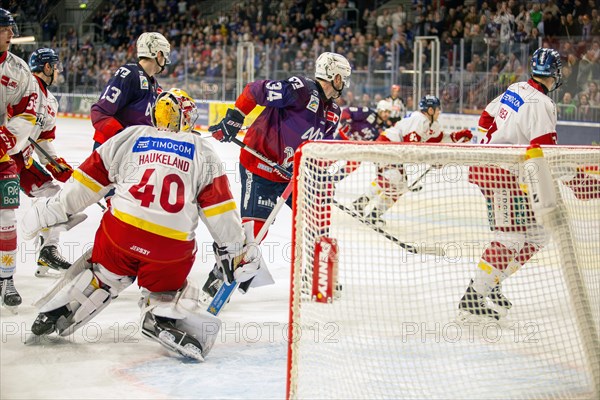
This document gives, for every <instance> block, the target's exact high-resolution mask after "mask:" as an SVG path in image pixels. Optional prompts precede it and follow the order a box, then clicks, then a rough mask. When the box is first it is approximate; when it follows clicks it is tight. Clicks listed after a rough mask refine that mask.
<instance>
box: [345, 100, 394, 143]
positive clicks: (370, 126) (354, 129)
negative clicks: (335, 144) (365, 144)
mask: <svg viewBox="0 0 600 400" xmlns="http://www.w3.org/2000/svg"><path fill="white" fill-rule="evenodd" d="M391 111H392V104H391V103H390V102H389V101H387V100H380V101H379V102H378V103H377V109H375V110H373V109H371V108H368V107H348V108H344V109H343V111H342V118H341V122H340V128H339V129H338V136H339V138H340V139H342V140H365V141H373V140H377V138H378V137H379V135H380V134H381V132H383V131H384V130H385V129H387V124H386V122H387V120H388V119H389V118H390V113H391Z"/></svg>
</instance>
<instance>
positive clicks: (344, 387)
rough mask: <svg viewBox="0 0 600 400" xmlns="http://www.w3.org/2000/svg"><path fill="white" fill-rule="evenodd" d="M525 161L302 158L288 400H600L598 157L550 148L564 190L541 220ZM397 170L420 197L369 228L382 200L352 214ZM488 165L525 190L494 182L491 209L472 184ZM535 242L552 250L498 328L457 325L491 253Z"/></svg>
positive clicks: (459, 150) (436, 153) (511, 287)
mask: <svg viewBox="0 0 600 400" xmlns="http://www.w3.org/2000/svg"><path fill="white" fill-rule="evenodd" d="M525 152H526V148H525V147H520V146H512V147H500V146H473V145H426V144H417V145H415V144H412V145H411V144H402V143H392V144H390V143H385V144H379V143H352V142H309V143H306V144H304V145H303V146H301V148H300V149H299V150H298V152H297V153H296V156H295V171H294V180H295V182H294V184H295V186H294V207H293V234H292V237H293V238H292V241H293V245H292V271H291V292H290V321H289V322H290V325H289V327H290V328H289V348H288V372H287V398H300V399H303V398H456V399H463V398H477V399H479V398H481V399H484V398H515V397H518V398H526V399H527V398H597V396H598V395H599V394H600V388H599V387H600V364H599V362H600V361H599V352H600V347H599V338H598V326H599V323H600V315H599V314H600V290H599V288H600V152H599V151H598V148H597V147H596V148H595V147H565V146H548V147H544V148H543V153H544V159H545V161H546V162H547V164H548V166H549V171H550V179H551V182H552V183H551V185H552V186H553V190H554V193H555V194H556V205H555V207H554V208H553V209H552V210H550V211H548V212H544V213H542V212H538V210H537V209H530V206H529V205H528V204H532V203H531V202H535V201H536V200H535V198H534V197H535V196H536V194H535V190H534V185H535V177H537V176H538V175H536V174H537V173H538V172H539V171H534V173H533V175H532V174H529V175H531V176H533V178H529V179H527V176H528V173H527V170H528V168H530V167H531V165H530V164H527V162H526V161H525ZM390 165H394V166H395V167H396V168H397V169H398V170H400V171H401V173H402V175H403V176H404V178H405V180H406V186H410V184H411V183H412V182H413V181H414V180H416V179H417V178H420V180H419V186H422V189H420V190H414V191H410V190H405V191H403V194H402V195H401V196H399V197H398V198H397V200H396V201H395V202H393V205H391V207H389V209H387V211H385V213H384V214H383V215H382V216H381V221H380V222H379V223H376V224H373V223H372V222H373V221H369V220H368V218H364V217H363V215H368V213H369V211H370V209H369V208H368V207H369V206H370V205H372V204H373V203H369V205H367V206H366V207H367V208H366V209H364V210H363V211H364V212H363V213H361V212H360V211H359V209H357V208H355V202H356V201H357V199H359V198H361V196H363V195H364V194H365V193H367V194H368V193H371V194H373V193H377V191H376V190H373V182H375V181H377V176H378V174H379V173H380V172H381V171H383V170H385V169H386V168H389V166H390ZM349 166H350V167H349ZM430 167H433V168H431V169H430ZM478 168H479V170H481V169H482V168H483V169H485V170H486V171H496V170H498V171H503V172H502V173H501V174H500V173H498V174H497V175H495V173H490V174H489V176H488V178H486V179H488V180H489V182H492V183H494V184H495V183H497V182H501V183H502V185H504V184H505V183H506V182H507V179H514V184H515V186H514V187H511V186H502V185H500V186H498V187H500V188H501V190H499V191H498V193H499V194H498V193H496V194H494V195H492V197H493V196H500V197H493V198H494V201H493V202H492V201H491V200H490V198H491V197H489V196H488V197H486V196H485V195H484V194H483V193H484V191H483V190H482V188H481V187H480V186H478V185H477V184H475V183H473V182H474V180H472V179H470V177H471V176H472V173H473V171H476V170H478ZM428 169H430V170H429V171H428V172H427V173H426V174H425V175H423V173H424V172H425V171H427V170H428ZM349 171H351V172H349ZM507 177H508V178H507ZM415 186H416V185H415ZM502 190H504V192H506V193H504V192H503V191H502ZM503 193H504V194H505V195H506V196H504V197H502V196H503ZM507 193H508V194H507ZM378 195H381V193H379V194H375V195H373V196H375V197H376V196H378ZM384 197H385V196H384ZM499 199H500V200H501V199H504V200H503V201H507V202H508V203H510V204H508V205H507V204H504V203H503V202H502V201H500V200H499ZM503 204H504V206H506V207H509V208H510V209H511V210H513V211H515V212H514V215H512V216H511V217H510V218H512V219H513V222H514V221H515V220H519V221H521V222H520V223H521V224H523V226H526V229H525V231H526V232H527V234H525V233H523V232H521V233H519V232H517V233H515V232H508V231H505V232H502V233H499V232H497V231H494V230H492V229H490V217H491V216H494V218H496V220H495V223H496V224H497V225H499V224H500V223H501V222H500V221H499V220H498V218H500V217H501V215H503V214H502V213H503V212H504V213H506V210H505V209H503V207H504V206H503ZM520 204H522V206H521V205H520ZM531 207H533V206H531ZM538 228H539V229H538ZM499 238H500V239H499ZM523 238H526V241H528V243H529V242H535V243H539V244H540V250H539V251H538V252H537V253H536V254H535V255H534V256H533V258H531V259H530V260H529V261H528V262H527V263H525V265H524V266H523V267H522V268H521V269H520V270H518V271H517V272H516V273H514V274H513V275H512V276H510V277H508V278H507V279H506V280H505V281H504V282H503V285H502V290H503V292H504V294H505V295H506V296H507V297H508V298H509V299H510V301H511V302H512V303H513V305H512V308H510V309H509V310H508V311H506V310H503V311H504V312H503V313H502V316H501V318H500V319H499V320H495V319H484V318H477V319H469V320H464V319H460V318H458V312H459V310H458V304H459V302H460V300H461V297H462V296H463V294H464V293H465V290H466V289H467V287H468V285H469V283H470V280H471V279H472V277H473V275H474V274H475V271H476V270H477V268H478V263H479V261H480V257H481V255H482V253H483V252H484V251H485V250H486V249H487V248H488V247H489V245H490V243H491V242H492V241H495V240H502V241H503V243H508V242H511V241H513V242H514V246H515V249H516V250H518V249H519V246H522V245H523V243H522V240H523ZM488 302H489V299H488ZM490 304H491V303H490ZM492 307H495V305H493V304H492Z"/></svg>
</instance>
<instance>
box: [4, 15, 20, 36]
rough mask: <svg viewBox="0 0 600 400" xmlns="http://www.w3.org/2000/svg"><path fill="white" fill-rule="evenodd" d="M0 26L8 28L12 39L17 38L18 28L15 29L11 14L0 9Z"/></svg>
mask: <svg viewBox="0 0 600 400" xmlns="http://www.w3.org/2000/svg"><path fill="white" fill-rule="evenodd" d="M0 26H10V27H11V28H12V31H13V35H14V37H19V28H18V27H17V23H16V22H15V19H14V18H13V16H12V14H11V13H10V12H9V11H8V10H5V9H4V8H0Z"/></svg>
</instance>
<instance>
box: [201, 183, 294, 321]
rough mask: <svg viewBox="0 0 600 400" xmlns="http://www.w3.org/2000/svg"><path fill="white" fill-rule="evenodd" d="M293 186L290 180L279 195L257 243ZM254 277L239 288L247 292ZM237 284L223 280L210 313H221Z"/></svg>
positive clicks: (209, 307)
mask: <svg viewBox="0 0 600 400" xmlns="http://www.w3.org/2000/svg"><path fill="white" fill-rule="evenodd" d="M293 187H294V185H293V184H292V181H290V183H288V185H287V186H286V188H285V190H284V191H283V193H282V194H281V196H279V198H278V199H277V203H276V204H275V207H273V210H272V211H271V213H270V214H269V217H268V218H267V220H266V221H265V223H264V225H263V226H262V228H260V231H259V232H258V235H256V243H260V242H261V241H262V240H263V239H264V237H265V236H266V235H267V231H268V230H269V227H270V226H271V224H273V221H274V220H275V217H276V216H277V214H278V213H279V210H281V207H283V205H284V204H285V202H286V201H287V199H288V198H289V197H290V194H292V189H293ZM253 279H254V278H250V279H248V280H247V281H245V282H242V283H240V284H239V289H240V291H241V292H242V293H246V292H247V291H248V288H249V287H250V284H251V283H252V280H253ZM237 286H238V285H237V282H236V281H233V282H231V283H230V284H227V283H226V282H223V284H222V285H221V287H220V288H219V290H218V291H217V293H216V294H215V297H214V298H213V299H212V301H211V302H210V304H209V305H208V309H207V310H206V311H208V312H209V313H211V314H212V315H214V316H217V315H219V313H220V312H221V309H222V308H223V306H224V305H225V304H227V302H228V301H229V298H230V297H231V295H232V294H233V292H234V290H235V288H236V287H237Z"/></svg>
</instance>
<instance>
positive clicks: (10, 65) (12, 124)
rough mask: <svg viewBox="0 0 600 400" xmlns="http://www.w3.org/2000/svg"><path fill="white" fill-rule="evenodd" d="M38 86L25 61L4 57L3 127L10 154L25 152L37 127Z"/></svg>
mask: <svg viewBox="0 0 600 400" xmlns="http://www.w3.org/2000/svg"><path fill="white" fill-rule="evenodd" d="M36 86H37V85H36V84H35V80H34V78H33V75H32V74H31V72H30V71H29V66H28V65H27V63H25V61H23V60H22V59H20V58H19V57H17V56H15V55H14V54H12V53H10V52H8V51H7V52H4V54H2V56H0V104H2V107H0V126H2V127H3V128H2V134H3V136H4V138H3V139H4V140H5V141H6V142H7V144H8V148H9V150H10V149H11V148H13V147H15V145H16V144H17V143H20V147H21V148H22V146H23V143H24V142H25V141H27V138H28V137H29V132H30V131H31V129H32V127H34V126H35V124H36V112H37V111H38V110H37V108H36V103H35V98H36V96H37V95H36V92H37V90H36ZM9 117H10V120H9ZM17 152H18V151H17ZM10 154H14V153H13V152H12V151H11V152H10Z"/></svg>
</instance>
